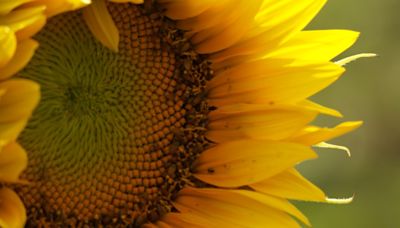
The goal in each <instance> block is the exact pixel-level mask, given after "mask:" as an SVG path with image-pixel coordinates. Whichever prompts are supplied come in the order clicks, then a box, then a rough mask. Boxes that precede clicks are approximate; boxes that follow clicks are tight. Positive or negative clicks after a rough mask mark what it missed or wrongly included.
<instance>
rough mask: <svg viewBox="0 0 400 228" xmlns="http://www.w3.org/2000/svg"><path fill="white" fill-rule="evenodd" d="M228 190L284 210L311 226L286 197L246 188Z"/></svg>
mask: <svg viewBox="0 0 400 228" xmlns="http://www.w3.org/2000/svg"><path fill="white" fill-rule="evenodd" d="M230 191H231V192H233V193H237V194H239V195H242V196H245V197H248V198H250V199H253V200H255V201H258V202H260V203H262V204H265V205H266V206H269V207H272V208H274V209H277V210H281V211H284V212H286V213H288V214H290V215H293V216H294V217H296V218H297V219H299V220H300V221H301V222H303V223H304V224H306V225H307V226H311V224H310V221H308V219H307V217H306V216H305V215H304V214H303V213H301V212H300V211H299V210H298V209H297V208H296V207H295V206H293V205H292V204H291V203H289V201H287V200H286V199H283V198H279V197H274V196H270V195H266V194H260V193H258V192H254V191H247V190H230ZM221 192H222V191H221Z"/></svg>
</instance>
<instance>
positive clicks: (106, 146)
mask: <svg viewBox="0 0 400 228" xmlns="http://www.w3.org/2000/svg"><path fill="white" fill-rule="evenodd" d="M108 10H109V12H110V14H111V16H112V17H113V20H114V22H115V24H116V26H117V28H118V30H119V33H120V42H119V52H118V53H116V52H113V51H111V50H109V49H107V48H106V47H104V46H103V45H102V44H101V43H100V42H98V41H97V40H96V39H95V38H94V37H93V35H92V33H91V31H90V30H89V29H88V27H87V25H86V24H85V22H84V20H83V17H82V13H81V12H79V11H78V12H72V13H67V14H63V15H60V16H57V17H54V18H52V19H50V21H49V22H48V23H47V25H46V27H45V28H44V29H43V30H42V31H41V32H40V33H39V34H38V35H37V36H36V37H35V38H36V39H37V40H38V41H39V42H40V43H41V45H40V48H39V49H38V50H37V52H36V54H35V56H34V57H33V59H32V60H31V61H30V63H29V65H28V66H27V67H26V68H25V69H24V70H23V71H22V72H20V74H19V75H20V77H23V78H27V79H31V80H33V81H36V82H38V83H39V84H40V85H41V92H42V99H41V101H40V104H39V106H38V108H37V109H36V111H35V112H34V114H33V117H32V118H31V120H30V122H29V124H28V126H27V127H26V129H25V130H24V131H23V133H22V134H21V136H20V139H19V140H20V142H21V144H22V145H23V146H24V148H25V149H26V150H27V151H28V156H29V160H30V162H29V167H28V168H27V170H26V172H25V174H24V176H23V177H24V178H25V179H27V180H28V181H30V182H32V185H29V186H26V187H20V188H19V190H18V191H19V193H20V194H21V195H22V198H23V201H24V203H25V204H26V206H27V208H28V210H29V211H30V213H29V215H30V217H31V218H29V219H28V221H29V224H31V225H38V224H53V225H54V224H56V225H57V224H58V225H66V224H69V225H76V224H114V223H116V224H136V225H140V224H143V223H144V222H146V221H149V220H157V219H158V217H159V216H160V215H162V214H164V213H165V212H168V211H170V210H171V208H172V206H171V203H170V202H171V200H172V199H173V197H174V195H175V194H176V193H177V191H178V190H179V189H180V188H181V182H182V181H184V180H185V178H186V177H188V175H189V169H190V165H191V163H192V161H193V160H194V159H195V156H188V154H190V153H196V152H195V149H194V148H198V147H199V146H203V144H205V143H204V141H203V140H202V133H201V131H199V130H196V128H201V126H202V123H203V122H204V120H199V119H196V118H195V117H194V116H198V115H200V114H201V112H204V111H206V110H207V108H206V105H205V103H204V101H201V102H199V101H196V96H197V95H196V94H199V93H200V92H201V91H202V86H203V85H204V80H205V77H209V71H208V64H207V63H206V62H204V61H202V60H201V59H200V58H198V57H197V55H192V56H189V57H188V56H186V57H185V56H183V55H182V56H180V55H177V54H175V52H176V49H177V46H174V45H173V43H179V45H180V46H179V47H182V44H185V45H184V46H185V48H186V49H187V50H190V44H189V43H187V42H176V40H177V39H179V37H180V36H179V33H176V31H175V30H173V29H171V26H173V25H170V24H167V23H168V21H166V20H165V19H163V18H162V17H161V16H160V15H159V14H158V13H157V12H155V11H154V10H153V12H150V11H149V10H145V9H144V8H143V7H141V6H136V5H132V4H108ZM173 32H175V34H174V35H173V36H171V33H173ZM193 62H196V66H193V67H192V66H190V65H191V64H192V63H193ZM192 80H196V81H197V82H195V83H194V82H193V81H192ZM187 128H191V129H192V130H191V131H190V132H189V133H188V132H186V130H187ZM193 129H194V130H193ZM189 130H190V129H189Z"/></svg>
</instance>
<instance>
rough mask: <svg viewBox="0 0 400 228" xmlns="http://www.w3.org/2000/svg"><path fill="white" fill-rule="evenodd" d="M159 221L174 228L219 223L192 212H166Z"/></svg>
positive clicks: (202, 226) (196, 227)
mask: <svg viewBox="0 0 400 228" xmlns="http://www.w3.org/2000/svg"><path fill="white" fill-rule="evenodd" d="M161 221H163V222H165V223H166V224H168V225H170V226H171V227H176V228H186V227H193V228H208V227H213V226H217V225H220V227H221V225H224V224H223V223H222V224H221V223H220V222H219V221H218V220H215V219H213V218H209V217H201V216H199V215H196V214H193V213H173V212H171V213H168V214H166V215H164V216H163V217H162V218H161Z"/></svg>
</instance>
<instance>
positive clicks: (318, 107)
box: [298, 100, 343, 118]
mask: <svg viewBox="0 0 400 228" xmlns="http://www.w3.org/2000/svg"><path fill="white" fill-rule="evenodd" d="M298 105H300V106H301V107H304V108H307V109H310V110H315V111H317V112H319V113H322V114H325V115H330V116H334V117H340V118H341V117H343V115H342V114H341V113H340V112H339V111H337V110H335V109H331V108H328V107H325V106H322V105H320V104H317V103H315V102H312V101H310V100H303V101H300V102H299V103H298Z"/></svg>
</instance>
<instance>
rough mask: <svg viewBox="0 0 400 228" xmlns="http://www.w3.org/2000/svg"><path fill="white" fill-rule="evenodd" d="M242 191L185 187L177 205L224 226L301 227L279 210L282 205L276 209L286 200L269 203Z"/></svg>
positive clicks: (180, 208) (179, 195)
mask: <svg viewBox="0 0 400 228" xmlns="http://www.w3.org/2000/svg"><path fill="white" fill-rule="evenodd" d="M239 192H240V191H230V190H223V189H194V188H184V189H182V190H181V192H179V194H178V197H177V199H176V201H175V202H174V206H175V207H176V208H177V209H178V210H179V211H181V212H183V213H192V214H196V215H198V216H201V217H206V218H212V219H214V220H219V221H221V222H222V223H226V225H225V226H223V227H254V228H256V227H260V228H265V227H276V228H279V227H282V228H283V227H299V225H298V224H297V223H296V222H295V221H294V220H293V219H292V218H291V217H290V216H289V215H287V214H286V213H285V212H283V211H282V210H280V209H281V208H279V209H277V208H276V207H277V206H278V205H279V207H282V204H284V202H283V201H282V202H279V203H278V201H279V200H276V201H274V202H272V201H269V202H268V201H264V199H261V198H262V196H259V195H258V196H257V197H259V198H257V197H249V196H248V195H246V193H243V194H241V193H239ZM248 194H251V193H248ZM254 194H257V193H254ZM269 203H272V204H269ZM216 227H221V226H216Z"/></svg>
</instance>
